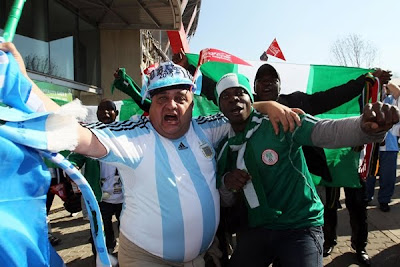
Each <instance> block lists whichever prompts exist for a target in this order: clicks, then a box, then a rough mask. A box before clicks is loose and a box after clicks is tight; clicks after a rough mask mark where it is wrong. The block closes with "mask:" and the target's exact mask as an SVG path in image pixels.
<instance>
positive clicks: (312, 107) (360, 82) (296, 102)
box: [254, 64, 392, 265]
mask: <svg viewBox="0 0 400 267" xmlns="http://www.w3.org/2000/svg"><path fill="white" fill-rule="evenodd" d="M391 76H392V74H391V72H390V71H385V70H381V69H376V70H375V71H374V72H372V73H366V74H363V75H360V76H359V77H358V78H357V79H355V80H350V81H349V82H347V83H345V84H343V85H339V86H336V87H332V88H330V89H328V90H326V91H322V92H317V93H314V94H306V93H303V92H298V91H297V92H294V93H291V94H287V95H285V94H280V91H281V80H280V76H279V73H278V72H277V71H276V69H275V68H274V67H273V66H271V65H270V64H264V65H262V66H260V68H259V69H258V70H257V73H256V76H255V79H254V90H255V96H254V99H255V101H268V100H276V101H277V102H279V103H281V104H283V105H286V106H288V107H291V108H300V109H302V110H303V111H304V112H306V113H308V114H310V115H318V114H321V113H324V112H327V111H329V110H331V109H333V108H336V107H338V106H340V105H342V104H344V103H346V102H348V101H350V100H352V99H353V98H355V97H357V96H360V94H361V92H362V91H363V89H364V86H365V85H366V83H370V84H371V85H373V84H374V83H375V82H376V79H379V80H380V82H381V83H383V84H386V83H388V81H389V80H390V78H391ZM303 152H304V155H305V159H306V161H307V165H308V168H309V170H310V172H311V173H313V174H315V175H318V176H321V178H322V179H324V180H326V181H332V179H334V177H333V178H332V176H331V174H330V172H329V168H328V165H327V162H326V156H325V153H324V151H323V149H322V148H318V147H310V146H303ZM360 180H361V179H360ZM360 183H361V187H360V188H345V194H346V207H347V209H348V211H349V214H350V225H351V228H352V246H353V248H354V249H355V250H356V255H357V259H358V261H359V262H361V263H364V264H366V265H369V264H370V259H369V256H368V254H367V251H366V245H367V238H368V223H367V202H366V197H365V194H366V193H365V182H364V181H362V180H361V181H360ZM325 189H326V201H325V213H324V220H325V224H324V236H325V243H324V256H328V255H329V254H330V253H331V252H332V250H333V247H334V246H335V245H336V226H337V209H338V201H339V197H340V188H337V187H326V188H325ZM274 265H275V264H274Z"/></svg>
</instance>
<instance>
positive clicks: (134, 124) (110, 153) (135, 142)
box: [83, 117, 150, 164]
mask: <svg viewBox="0 0 400 267" xmlns="http://www.w3.org/2000/svg"><path fill="white" fill-rule="evenodd" d="M137 118H138V117H134V118H131V119H130V120H128V121H122V122H114V123H110V124H103V123H100V122H98V123H93V124H86V125H83V126H84V127H86V128H88V129H89V130H90V131H92V133H93V134H94V135H95V136H96V137H97V139H98V140H99V141H100V142H101V143H102V144H103V146H104V147H105V148H106V150H107V154H106V156H104V157H102V158H99V160H101V161H103V162H118V161H121V160H122V161H124V162H131V163H133V164H135V163H137V162H138V161H139V160H140V158H141V157H142V149H141V146H142V145H145V144H146V142H148V140H147V141H146V140H145V139H146V138H148V136H149V133H150V131H149V129H148V127H147V126H148V123H150V122H149V121H148V119H143V118H144V117H143V118H140V119H137Z"/></svg>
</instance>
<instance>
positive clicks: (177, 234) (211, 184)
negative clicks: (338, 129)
mask: <svg viewBox="0 0 400 267" xmlns="http://www.w3.org/2000/svg"><path fill="white" fill-rule="evenodd" d="M0 49H2V50H5V51H10V52H11V53H12V54H13V55H14V57H15V58H16V59H17V60H18V61H19V63H20V66H21V69H22V72H23V73H24V71H25V69H24V67H23V61H22V59H21V56H20V55H19V53H18V51H16V49H15V47H14V46H13V45H12V44H10V43H3V44H0ZM25 74H26V72H25ZM193 86H194V84H193V82H192V80H191V77H190V76H189V75H188V73H187V71H186V70H185V69H183V68H181V67H180V66H177V65H174V64H172V63H170V62H167V63H163V64H161V65H160V67H159V68H157V69H156V70H154V71H153V72H152V73H151V74H150V78H149V83H148V84H147V90H146V92H147V93H149V95H150V97H151V99H152V104H151V107H150V111H149V114H150V115H149V117H144V116H141V117H133V118H132V119H131V120H129V121H124V122H114V123H110V124H107V125H105V124H102V123H96V124H91V125H86V127H82V126H80V125H79V124H77V123H76V124H74V125H71V129H73V127H76V128H77V142H78V144H77V146H76V148H75V149H73V150H74V152H77V153H80V154H84V155H87V156H91V157H95V158H99V159H100V160H101V161H103V162H107V163H109V164H112V165H114V166H116V167H117V168H118V170H119V173H120V176H121V179H122V182H123V185H124V196H125V203H124V208H123V212H122V215H121V226H120V232H121V234H120V246H119V255H118V257H119V264H120V266H185V265H190V266H203V265H204V262H203V260H202V259H201V257H200V256H201V255H202V254H203V253H204V252H205V251H206V250H207V249H208V247H209V246H210V244H211V243H212V241H213V238H214V234H215V231H216V229H217V226H218V223H219V194H218V191H217V189H216V186H215V177H216V174H215V173H216V162H215V158H214V156H215V151H214V147H215V146H216V144H217V143H218V141H219V140H220V139H222V138H223V137H224V136H225V135H226V134H227V132H228V130H229V128H230V126H229V124H227V121H226V118H224V117H223V116H222V115H215V116H209V117H199V118H197V119H193V118H192V107H193V95H192V94H193V93H192V88H193ZM28 95H29V97H28V101H29V99H32V97H31V96H34V98H36V99H40V100H41V101H42V103H43V106H44V107H45V108H46V109H47V110H48V111H54V110H58V108H59V107H58V106H57V105H56V104H55V103H54V102H52V101H51V100H50V99H49V98H47V97H46V96H45V95H44V94H43V93H42V92H41V91H40V89H38V88H37V86H36V85H35V84H32V92H30V94H28ZM25 101H26V100H25ZM260 106H261V105H260ZM264 106H265V107H266V110H265V111H271V110H272V113H273V114H277V113H278V114H279V116H277V117H276V120H282V121H283V122H285V127H284V128H286V129H287V128H290V129H293V128H294V123H295V122H298V121H296V120H293V117H294V118H296V116H297V115H296V114H295V113H293V112H292V111H290V110H289V109H286V108H284V107H282V106H280V105H279V106H276V104H274V103H270V104H268V105H265V104H264ZM268 113H270V112H268ZM272 117H273V118H274V116H272ZM288 119H289V123H288V122H287V120H288ZM296 119H297V118H296ZM274 120H275V119H274ZM275 127H276V130H279V129H278V126H277V124H276V121H275ZM70 135H71V134H70ZM69 137H70V138H71V136H69ZM59 138H60V139H61V140H63V138H64V136H59Z"/></svg>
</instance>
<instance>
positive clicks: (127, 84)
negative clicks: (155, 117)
mask: <svg viewBox="0 0 400 267" xmlns="http://www.w3.org/2000/svg"><path fill="white" fill-rule="evenodd" d="M114 88H117V89H118V90H120V91H121V92H124V93H125V94H127V95H128V96H130V97H131V98H132V99H133V100H134V101H135V102H136V103H137V105H138V106H139V107H140V108H141V109H143V110H145V111H148V110H149V108H150V104H151V100H150V99H147V98H146V99H145V100H144V101H143V103H142V96H141V93H140V91H141V88H140V86H139V85H137V83H136V82H135V81H134V80H133V79H132V78H131V77H130V76H129V75H128V74H127V73H126V70H125V68H119V69H118V71H117V75H116V76H115V79H114V82H113V84H112V86H111V93H113V92H114Z"/></svg>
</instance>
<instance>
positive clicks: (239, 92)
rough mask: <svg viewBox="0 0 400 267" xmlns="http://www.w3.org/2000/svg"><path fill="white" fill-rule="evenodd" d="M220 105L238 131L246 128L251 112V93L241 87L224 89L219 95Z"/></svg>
mask: <svg viewBox="0 0 400 267" xmlns="http://www.w3.org/2000/svg"><path fill="white" fill-rule="evenodd" d="M219 107H220V109H221V111H222V113H224V115H225V116H226V117H227V118H228V119H229V122H230V123H231V125H232V128H233V129H234V130H235V131H236V132H237V131H241V130H243V129H244V127H245V126H246V123H247V119H248V118H249V116H250V113H251V110H252V109H251V99H250V96H249V94H248V93H247V92H246V90H244V89H243V88H240V87H231V88H228V89H226V90H224V91H223V92H222V93H221V95H220V96H219Z"/></svg>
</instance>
